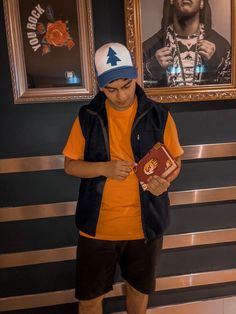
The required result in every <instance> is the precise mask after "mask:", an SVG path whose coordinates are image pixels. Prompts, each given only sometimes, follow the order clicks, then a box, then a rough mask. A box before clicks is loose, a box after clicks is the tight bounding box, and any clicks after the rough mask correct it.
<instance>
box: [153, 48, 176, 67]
mask: <svg viewBox="0 0 236 314" xmlns="http://www.w3.org/2000/svg"><path fill="white" fill-rule="evenodd" d="M155 57H156V59H157V61H158V63H159V64H160V66H161V67H162V68H163V69H167V68H168V67H169V66H171V65H173V57H172V53H171V49H170V48H169V47H164V48H161V49H158V50H157V51H156V53H155Z"/></svg>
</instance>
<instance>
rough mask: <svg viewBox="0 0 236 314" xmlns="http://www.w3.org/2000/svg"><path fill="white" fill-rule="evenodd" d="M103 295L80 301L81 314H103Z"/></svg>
mask: <svg viewBox="0 0 236 314" xmlns="http://www.w3.org/2000/svg"><path fill="white" fill-rule="evenodd" d="M103 297H104V296H103V295H101V296H99V297H97V298H94V299H90V300H80V301H79V314H102V300H103Z"/></svg>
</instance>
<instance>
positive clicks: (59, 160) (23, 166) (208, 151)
mask: <svg viewBox="0 0 236 314" xmlns="http://www.w3.org/2000/svg"><path fill="white" fill-rule="evenodd" d="M183 149H184V155H183V156H182V159H183V160H194V159H202V158H224V157H235V156H236V142H231V143H219V144H202V145H188V146H183ZM63 167H64V156H63V155H51V156H34V157H19V158H9V159H0V174H1V173H16V172H30V171H43V170H55V169H63Z"/></svg>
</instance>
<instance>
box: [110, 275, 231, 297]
mask: <svg viewBox="0 0 236 314" xmlns="http://www.w3.org/2000/svg"><path fill="white" fill-rule="evenodd" d="M234 281H236V269H227V270H220V271H212V272H202V273H192V274H184V275H178V276H167V277H159V278H157V279H156V288H155V291H164V290H172V289H182V288H191V287H197V286H205V285H213V284H221V283H229V282H234ZM123 291H125V284H124V283H123V282H122V283H117V284H115V285H114V288H113V290H112V291H110V292H108V293H107V294H106V296H107V297H117V296H122V295H124V293H123Z"/></svg>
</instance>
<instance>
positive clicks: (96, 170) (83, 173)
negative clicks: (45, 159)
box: [64, 157, 104, 178]
mask: <svg viewBox="0 0 236 314" xmlns="http://www.w3.org/2000/svg"><path fill="white" fill-rule="evenodd" d="M103 164H104V163H103V162H88V161H83V160H73V159H69V158H67V157H66V158H65V163H64V169H65V172H66V173H67V174H69V175H72V176H75V177H80V178H95V177H99V176H102V175H103Z"/></svg>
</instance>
